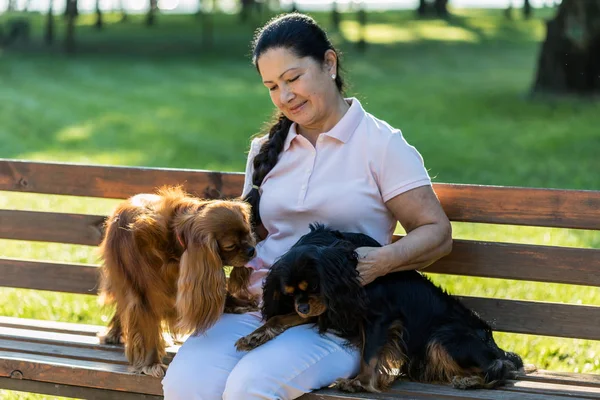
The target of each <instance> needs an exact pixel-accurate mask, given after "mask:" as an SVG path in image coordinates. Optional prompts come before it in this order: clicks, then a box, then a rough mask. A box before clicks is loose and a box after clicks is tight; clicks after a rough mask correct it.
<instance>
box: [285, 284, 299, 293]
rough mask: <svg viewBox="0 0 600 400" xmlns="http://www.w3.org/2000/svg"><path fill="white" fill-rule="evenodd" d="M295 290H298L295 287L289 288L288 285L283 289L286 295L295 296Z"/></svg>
mask: <svg viewBox="0 0 600 400" xmlns="http://www.w3.org/2000/svg"><path fill="white" fill-rule="evenodd" d="M295 290H296V289H295V288H294V287H293V286H287V285H286V286H285V287H284V288H283V291H284V292H285V293H286V294H294V291H295Z"/></svg>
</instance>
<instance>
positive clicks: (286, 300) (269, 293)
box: [261, 263, 294, 321]
mask: <svg viewBox="0 0 600 400" xmlns="http://www.w3.org/2000/svg"><path fill="white" fill-rule="evenodd" d="M283 270H284V266H283V265H281V264H278V263H275V264H273V266H272V267H271V270H270V271H269V273H268V274H267V277H266V278H265V282H264V283H263V303H262V308H261V312H262V317H263V319H264V320H265V321H267V320H269V319H270V318H272V317H274V316H276V315H286V314H290V313H293V312H294V299H293V298H292V297H291V296H287V295H284V294H283V293H281V282H282V273H283Z"/></svg>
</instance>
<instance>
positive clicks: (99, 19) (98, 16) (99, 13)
mask: <svg viewBox="0 0 600 400" xmlns="http://www.w3.org/2000/svg"><path fill="white" fill-rule="evenodd" d="M103 25H104V24H103V22H102V10H101V9H100V0H96V23H95V24H94V26H95V27H96V29H98V30H100V29H102V26H103Z"/></svg>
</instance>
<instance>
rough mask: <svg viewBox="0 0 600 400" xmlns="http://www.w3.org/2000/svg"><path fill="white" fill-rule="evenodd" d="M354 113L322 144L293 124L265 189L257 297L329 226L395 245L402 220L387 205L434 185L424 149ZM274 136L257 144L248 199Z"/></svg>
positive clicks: (355, 104)
mask: <svg viewBox="0 0 600 400" xmlns="http://www.w3.org/2000/svg"><path fill="white" fill-rule="evenodd" d="M347 101H348V102H350V103H351V105H350V108H349V109H348V111H347V112H346V114H345V115H344V116H343V117H342V119H341V120H340V121H339V122H338V123H337V124H336V125H335V126H334V127H333V128H332V129H331V130H330V131H329V132H324V133H322V134H321V135H319V138H318V140H317V143H316V146H314V147H313V145H312V144H311V143H310V142H309V141H308V140H307V139H306V138H305V137H304V136H302V135H299V134H297V133H296V124H293V125H292V126H291V128H290V131H289V133H288V135H287V138H286V141H285V144H284V147H283V151H282V152H281V154H280V156H279V160H278V162H277V164H276V165H275V167H274V168H273V170H271V172H269V174H268V175H267V176H266V177H265V179H264V181H263V183H262V185H261V187H260V191H261V200H260V215H261V219H262V221H263V224H264V226H265V228H266V229H267V231H268V236H267V237H266V238H265V239H264V240H263V241H261V242H260V243H258V245H257V246H256V252H257V258H256V259H255V260H253V261H251V262H250V265H249V266H251V267H253V268H254V269H255V271H254V272H253V273H252V278H251V284H252V286H251V292H252V293H253V294H260V293H261V288H262V281H263V279H264V277H265V275H266V274H267V272H268V268H269V267H270V266H271V265H272V264H273V263H274V262H275V261H276V260H277V258H278V257H280V256H281V255H283V254H284V253H285V252H286V251H287V250H288V249H289V248H290V247H292V245H293V244H294V243H296V241H297V240H298V239H299V238H300V237H301V236H302V235H304V234H305V233H307V232H309V230H310V229H309V227H308V226H309V224H310V223H312V222H322V223H324V224H327V225H330V226H331V227H333V228H335V229H339V230H342V231H349V232H360V233H365V234H367V235H369V236H371V237H373V238H374V239H375V240H377V241H378V242H379V243H381V244H382V245H385V244H388V243H390V242H391V238H392V235H393V233H394V230H395V227H396V223H397V221H396V219H395V218H394V216H393V214H392V213H391V212H390V211H389V210H388V209H387V207H386V205H385V202H386V201H388V200H390V199H392V198H393V197H395V196H397V195H399V194H401V193H404V192H406V191H408V190H410V189H414V188H416V187H419V186H424V185H430V184H431V180H430V178H429V175H428V173H427V171H426V170H425V167H424V165H423V158H422V157H421V155H420V154H419V152H418V151H417V150H416V149H415V148H414V147H412V146H411V145H409V144H408V143H407V142H406V140H405V139H404V137H403V136H402V133H401V132H400V130H398V129H395V128H392V127H391V126H390V125H388V124H387V123H386V122H384V121H382V120H379V119H377V118H375V117H374V116H372V115H371V114H369V113H367V112H365V110H364V109H363V108H362V106H361V104H360V102H359V101H358V100H357V99H355V98H351V99H347ZM266 139H267V137H266V136H263V137H260V138H256V139H254V140H253V141H252V144H251V147H250V153H249V155H248V163H247V165H246V180H245V184H244V190H243V195H244V196H245V195H246V194H247V193H248V192H249V191H250V189H251V188H252V173H253V170H254V168H253V163H252V160H253V159H254V156H255V155H256V154H257V153H258V152H259V150H260V147H261V146H262V144H263V143H264V141H265V140H266Z"/></svg>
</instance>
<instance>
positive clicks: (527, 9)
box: [523, 0, 532, 19]
mask: <svg viewBox="0 0 600 400" xmlns="http://www.w3.org/2000/svg"><path fill="white" fill-rule="evenodd" d="M531 12H532V9H531V3H530V2H529V0H525V2H524V3H523V15H524V16H525V19H529V18H531Z"/></svg>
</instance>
